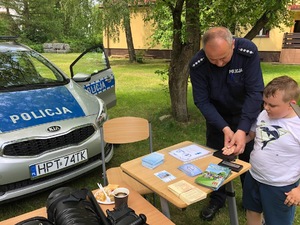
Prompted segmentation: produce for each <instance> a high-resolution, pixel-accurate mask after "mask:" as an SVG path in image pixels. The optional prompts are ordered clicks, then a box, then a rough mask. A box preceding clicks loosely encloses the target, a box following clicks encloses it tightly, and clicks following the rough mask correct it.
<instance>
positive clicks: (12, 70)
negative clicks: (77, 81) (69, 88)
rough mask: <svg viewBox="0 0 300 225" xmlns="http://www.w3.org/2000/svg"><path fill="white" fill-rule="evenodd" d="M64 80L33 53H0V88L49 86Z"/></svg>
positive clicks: (48, 64) (47, 63)
mask: <svg viewBox="0 0 300 225" xmlns="http://www.w3.org/2000/svg"><path fill="white" fill-rule="evenodd" d="M64 80H65V78H64V77H63V76H62V75H61V74H60V72H59V71H58V70H56V69H55V67H53V66H52V65H51V64H50V63H49V62H48V61H47V60H45V59H44V58H43V57H41V56H40V55H39V54H37V53H35V52H29V51H28V52H22V51H18V52H17V51H10V52H1V53H0V86H1V87H6V88H7V87H21V86H22V87H23V88H24V87H26V86H27V87H28V88H29V87H30V86H34V85H49V84H53V83H57V82H62V81H64Z"/></svg>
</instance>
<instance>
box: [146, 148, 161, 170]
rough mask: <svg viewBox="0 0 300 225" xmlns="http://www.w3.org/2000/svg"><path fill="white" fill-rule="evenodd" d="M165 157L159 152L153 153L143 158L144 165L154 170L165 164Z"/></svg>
mask: <svg viewBox="0 0 300 225" xmlns="http://www.w3.org/2000/svg"><path fill="white" fill-rule="evenodd" d="M164 158H165V157H164V155H163V154H161V153H158V152H153V153H151V154H149V155H146V156H144V157H143V158H142V165H143V166H145V167H147V168H150V169H154V168H155V167H157V166H159V165H160V164H162V163H163V162H164Z"/></svg>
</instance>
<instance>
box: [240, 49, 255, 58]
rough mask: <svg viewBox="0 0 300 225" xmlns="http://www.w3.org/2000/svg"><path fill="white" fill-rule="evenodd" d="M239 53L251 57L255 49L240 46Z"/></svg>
mask: <svg viewBox="0 0 300 225" xmlns="http://www.w3.org/2000/svg"><path fill="white" fill-rule="evenodd" d="M238 53H240V54H242V55H246V56H249V57H251V56H252V55H253V54H254V51H253V50H251V49H247V48H241V47H240V48H238Z"/></svg>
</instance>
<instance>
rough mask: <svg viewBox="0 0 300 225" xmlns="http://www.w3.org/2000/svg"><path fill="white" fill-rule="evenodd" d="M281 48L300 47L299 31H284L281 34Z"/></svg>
mask: <svg viewBox="0 0 300 225" xmlns="http://www.w3.org/2000/svg"><path fill="white" fill-rule="evenodd" d="M282 48H283V49H287V48H293V49H300V33H285V34H284V36H283V42H282Z"/></svg>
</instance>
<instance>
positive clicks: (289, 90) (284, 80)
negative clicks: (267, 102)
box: [264, 75, 300, 102]
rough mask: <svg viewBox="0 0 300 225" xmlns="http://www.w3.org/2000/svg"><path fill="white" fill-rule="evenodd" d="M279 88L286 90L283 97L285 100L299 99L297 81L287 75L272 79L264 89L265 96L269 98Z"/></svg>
mask: <svg viewBox="0 0 300 225" xmlns="http://www.w3.org/2000/svg"><path fill="white" fill-rule="evenodd" d="M278 90H280V91H284V95H283V99H282V100H283V101H284V102H288V101H291V100H296V101H297V100H298V98H299V95H300V89H299V86H298V83H297V81H295V80H294V79H293V78H291V77H289V76H287V75H283V76H280V77H276V78H274V79H273V80H272V81H270V82H269V83H268V84H267V86H266V87H265V89H264V96H265V97H267V98H268V97H270V96H274V95H275V93H276V91H278Z"/></svg>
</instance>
